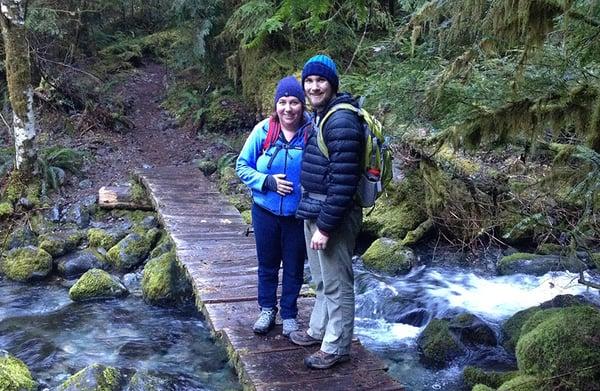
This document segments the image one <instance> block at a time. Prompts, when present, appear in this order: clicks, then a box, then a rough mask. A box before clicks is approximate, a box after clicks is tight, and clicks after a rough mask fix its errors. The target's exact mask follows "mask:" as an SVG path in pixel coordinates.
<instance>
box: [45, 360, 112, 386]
mask: <svg viewBox="0 0 600 391" xmlns="http://www.w3.org/2000/svg"><path fill="white" fill-rule="evenodd" d="M121 380H122V375H121V373H120V372H119V370H118V369H116V368H113V367H105V366H104V365H100V364H94V365H91V366H89V367H86V368H84V369H82V370H81V371H79V372H77V373H76V374H74V375H73V376H71V377H70V378H69V379H68V380H67V381H66V382H64V383H63V384H61V385H60V386H59V387H58V388H57V390H58V391H117V390H120V389H121Z"/></svg>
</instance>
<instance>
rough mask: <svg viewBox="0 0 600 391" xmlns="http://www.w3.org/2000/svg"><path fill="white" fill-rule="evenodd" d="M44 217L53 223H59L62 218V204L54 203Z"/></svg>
mask: <svg viewBox="0 0 600 391" xmlns="http://www.w3.org/2000/svg"><path fill="white" fill-rule="evenodd" d="M44 217H45V218H46V219H48V220H50V221H52V222H53V223H58V222H59V221H60V219H61V207H60V205H54V206H53V207H52V208H51V209H50V210H49V211H48V212H47V213H46V214H45V215H44Z"/></svg>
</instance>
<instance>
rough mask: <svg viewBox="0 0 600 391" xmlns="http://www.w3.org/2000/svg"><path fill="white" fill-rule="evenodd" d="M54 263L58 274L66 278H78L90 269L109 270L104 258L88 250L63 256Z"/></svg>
mask: <svg viewBox="0 0 600 391" xmlns="http://www.w3.org/2000/svg"><path fill="white" fill-rule="evenodd" d="M55 262H56V264H57V269H58V272H59V273H60V274H61V275H63V276H65V277H67V278H72V277H78V276H80V275H82V274H83V273H85V272H87V271H88V270H91V269H103V270H108V269H109V268H110V265H109V264H108V263H107V262H106V259H105V258H104V256H103V255H102V254H100V253H99V252H98V251H96V250H94V249H90V248H88V249H85V250H81V251H77V252H75V253H72V254H68V255H65V256H63V257H61V258H58V259H57V260H56V261H55Z"/></svg>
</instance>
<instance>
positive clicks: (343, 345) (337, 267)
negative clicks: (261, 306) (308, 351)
mask: <svg viewBox="0 0 600 391" xmlns="http://www.w3.org/2000/svg"><path fill="white" fill-rule="evenodd" d="M361 222H362V209H361V208H360V207H358V206H355V207H354V208H353V209H352V210H351V211H350V212H349V213H348V215H346V217H345V218H344V220H343V221H342V223H341V224H340V227H339V228H338V229H337V230H336V231H334V232H332V233H331V234H330V237H329V240H328V241H327V248H326V249H325V250H318V251H317V250H312V249H311V248H310V239H311V238H312V235H313V234H314V232H315V231H316V230H317V224H316V220H305V221H304V237H305V239H306V251H307V255H308V264H309V266H310V273H311V275H312V280H313V283H314V284H315V285H316V291H317V292H316V293H317V297H316V300H315V306H314V308H313V311H312V314H311V316H310V323H309V329H308V334H309V335H310V336H311V337H313V338H318V339H323V343H322V344H321V350H322V351H324V352H326V353H330V354H349V353H350V345H351V343H352V334H353V332H354V272H353V271H352V252H353V250H354V243H355V241H356V236H357V235H358V232H359V231H360V225H361Z"/></svg>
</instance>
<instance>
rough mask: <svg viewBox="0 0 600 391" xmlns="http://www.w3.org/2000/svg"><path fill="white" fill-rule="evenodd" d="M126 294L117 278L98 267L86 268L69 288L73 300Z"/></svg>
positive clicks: (105, 297) (125, 289) (108, 297)
mask: <svg viewBox="0 0 600 391" xmlns="http://www.w3.org/2000/svg"><path fill="white" fill-rule="evenodd" d="M126 294H127V288H125V286H124V285H123V284H122V283H121V281H119V279H118V278H116V277H114V276H111V275H110V274H108V273H107V272H105V271H104V270H100V269H92V270H88V271H87V272H85V273H84V274H83V275H82V276H81V278H79V280H77V282H76V283H75V285H73V286H72V287H71V289H69V297H70V298H71V300H73V301H85V300H95V299H110V298H115V297H121V296H124V295H126Z"/></svg>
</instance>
